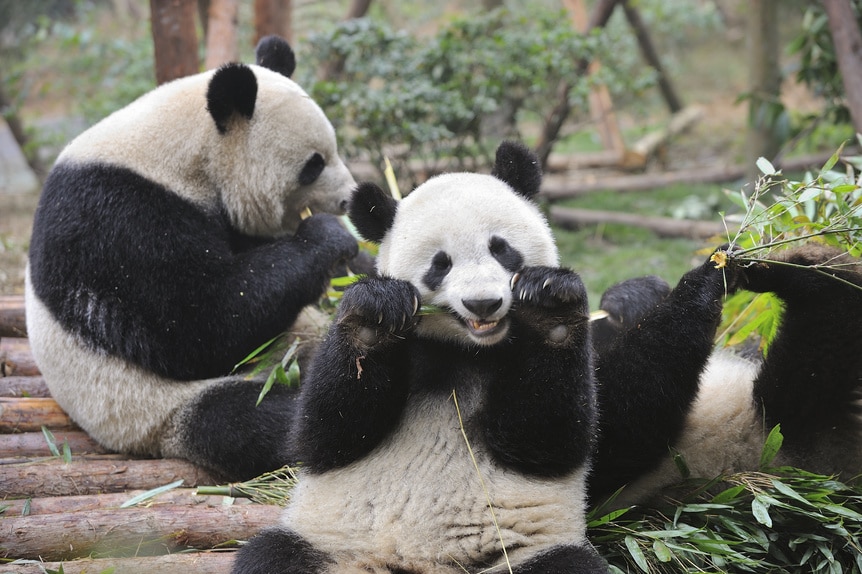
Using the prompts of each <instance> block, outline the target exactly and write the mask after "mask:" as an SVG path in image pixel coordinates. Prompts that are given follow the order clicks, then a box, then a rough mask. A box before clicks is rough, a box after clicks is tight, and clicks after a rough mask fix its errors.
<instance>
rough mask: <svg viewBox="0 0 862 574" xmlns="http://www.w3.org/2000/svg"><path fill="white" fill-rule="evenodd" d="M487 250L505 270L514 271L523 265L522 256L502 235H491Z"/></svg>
mask: <svg viewBox="0 0 862 574" xmlns="http://www.w3.org/2000/svg"><path fill="white" fill-rule="evenodd" d="M488 250H489V251H490V252H491V255H492V256H493V257H494V259H496V260H497V261H498V262H499V263H500V265H502V266H503V267H504V268H505V269H506V270H507V271H511V272H512V273H514V272H515V271H518V270H519V269H521V268H522V267H523V266H524V258H523V256H522V255H521V254H520V253H519V252H518V250H517V249H515V248H514V247H512V246H511V245H509V242H508V241H506V240H505V239H503V238H502V237H498V236H496V235H495V236H494V237H492V238H491V241H490V242H489V243H488Z"/></svg>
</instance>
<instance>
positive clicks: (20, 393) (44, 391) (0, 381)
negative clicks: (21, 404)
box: [0, 376, 51, 398]
mask: <svg viewBox="0 0 862 574" xmlns="http://www.w3.org/2000/svg"><path fill="white" fill-rule="evenodd" d="M50 396H51V392H50V391H49V390H48V385H46V384H45V379H43V378H42V377H35V376H33V377H0V397H42V398H47V397H50Z"/></svg>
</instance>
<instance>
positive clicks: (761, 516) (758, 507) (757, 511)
mask: <svg viewBox="0 0 862 574" xmlns="http://www.w3.org/2000/svg"><path fill="white" fill-rule="evenodd" d="M751 513H752V514H753V515H754V519H755V520H757V522H759V523H760V524H762V525H764V526H766V527H768V528H772V518H771V517H770V516H769V505H768V504H766V503H764V502H763V497H762V496H761V495H759V494H758V495H756V496H755V497H754V499H753V500H752V501H751Z"/></svg>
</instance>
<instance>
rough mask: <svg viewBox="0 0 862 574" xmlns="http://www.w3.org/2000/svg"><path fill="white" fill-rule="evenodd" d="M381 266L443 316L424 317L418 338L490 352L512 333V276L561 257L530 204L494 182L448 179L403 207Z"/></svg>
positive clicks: (481, 178)
mask: <svg viewBox="0 0 862 574" xmlns="http://www.w3.org/2000/svg"><path fill="white" fill-rule="evenodd" d="M377 265H378V271H379V272H380V273H381V274H383V275H387V276H390V277H394V278H398V279H404V280H407V281H410V282H411V283H413V285H415V286H416V288H417V289H418V290H419V292H420V294H421V296H422V303H423V304H430V305H434V306H437V307H440V308H442V309H443V310H445V312H443V313H430V314H428V315H425V316H423V317H422V320H421V321H420V322H419V326H418V328H417V334H418V335H419V336H421V337H427V338H432V339H437V340H444V341H449V342H457V343H461V344H465V345H482V346H490V345H495V344H497V343H499V342H501V341H503V340H505V339H506V337H507V335H508V333H509V326H510V325H509V319H508V314H509V311H510V310H511V308H512V299H513V298H512V287H511V285H512V279H513V277H514V275H515V274H516V273H517V272H518V271H519V270H521V269H523V268H524V267H526V266H534V265H548V266H556V265H558V255H557V250H556V246H555V244H554V241H553V236H552V235H551V231H550V229H549V227H548V225H547V222H546V221H545V219H544V217H543V216H542V215H541V214H540V212H539V210H538V209H537V208H536V206H535V205H534V204H533V203H532V202H530V201H529V200H527V199H526V198H524V197H522V196H519V195H516V194H515V193H514V192H513V191H512V189H511V188H510V187H509V186H508V185H507V184H505V183H503V182H502V181H500V180H499V179H497V178H494V177H491V176H486V175H478V174H447V175H442V176H438V177H436V178H434V179H431V180H429V181H428V182H426V183H425V184H423V185H421V186H420V187H418V188H417V189H416V190H415V191H413V192H412V193H411V194H410V195H409V196H408V197H407V198H405V199H404V200H403V201H401V202H400V204H399V205H398V208H397V213H396V215H395V218H394V222H393V224H392V228H391V229H390V230H389V232H388V233H387V234H386V236H385V237H384V239H383V241H382V242H381V244H380V251H379V255H378V264H377Z"/></svg>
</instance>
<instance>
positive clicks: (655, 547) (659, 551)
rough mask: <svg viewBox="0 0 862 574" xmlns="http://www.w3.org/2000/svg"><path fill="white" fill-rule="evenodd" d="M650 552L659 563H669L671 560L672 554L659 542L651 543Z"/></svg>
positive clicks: (665, 545)
mask: <svg viewBox="0 0 862 574" xmlns="http://www.w3.org/2000/svg"><path fill="white" fill-rule="evenodd" d="M652 551H653V552H654V553H655V557H656V558H658V561H659V562H670V561H671V560H673V552H671V551H670V548H668V547H667V544H665V543H664V542H662V541H661V540H656V541H654V542H653V543H652Z"/></svg>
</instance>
